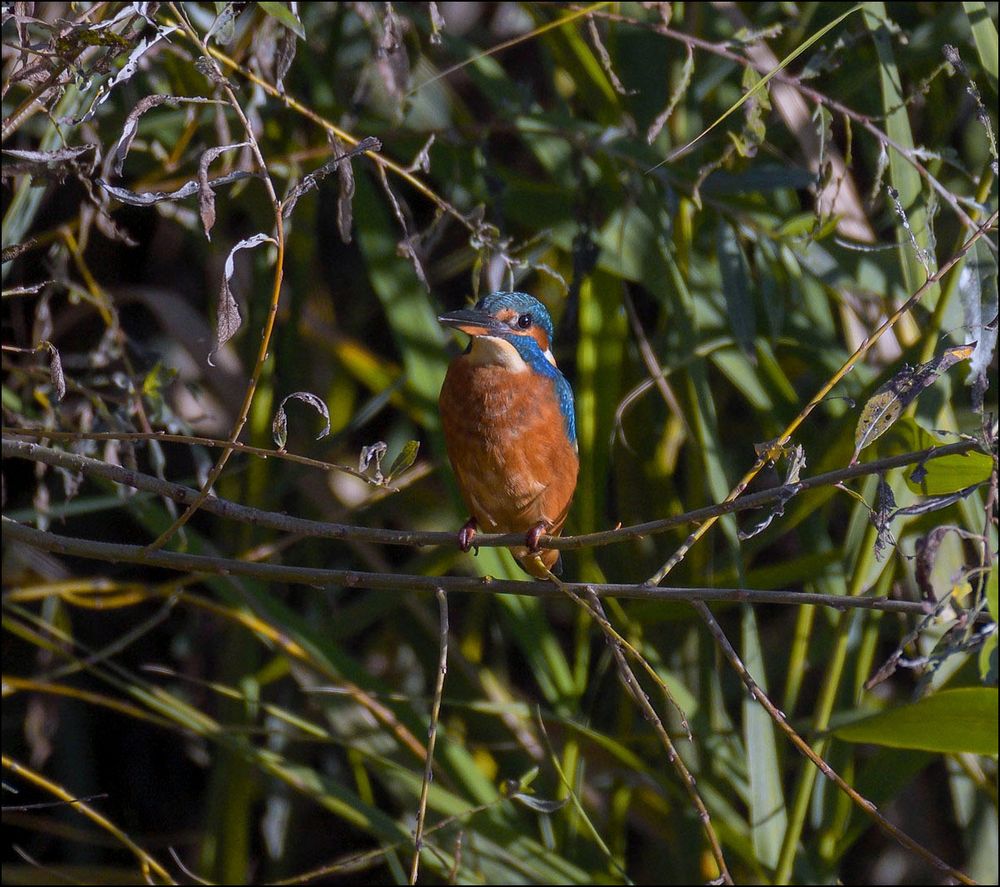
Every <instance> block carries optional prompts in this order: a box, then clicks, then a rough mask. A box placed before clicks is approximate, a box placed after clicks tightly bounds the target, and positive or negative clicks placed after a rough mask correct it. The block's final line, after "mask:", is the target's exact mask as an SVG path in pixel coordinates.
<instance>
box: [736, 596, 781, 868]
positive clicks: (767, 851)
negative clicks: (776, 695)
mask: <svg viewBox="0 0 1000 887" xmlns="http://www.w3.org/2000/svg"><path fill="white" fill-rule="evenodd" d="M743 659H744V662H745V663H746V667H747V670H748V671H749V672H750V673H751V674H752V675H753V677H754V680H755V681H756V682H757V683H758V684H759V685H760V687H761V689H762V690H764V691H765V692H766V691H767V680H766V676H765V673H764V655H763V652H762V650H761V643H760V634H759V633H758V631H757V620H756V617H755V616H754V612H753V608H752V607H749V606H744V607H743ZM743 732H744V741H745V742H746V748H747V771H748V773H749V776H750V828H751V830H752V836H753V848H754V853H755V854H756V855H757V858H758V859H759V860H760V861H761V862H762V863H764V865H766V866H769V867H774V866H775V865H777V863H778V854H779V853H780V852H781V841H782V838H783V837H784V834H785V828H786V826H787V823H788V814H787V812H786V806H785V799H784V797H783V795H782V791H781V768H780V766H779V764H778V753H777V749H776V747H775V742H774V724H773V723H772V722H771V718H770V716H769V715H768V713H767V712H766V711H764V709H763V707H762V706H760V705H759V704H758V703H757V700H755V699H753V698H752V697H751V696H749V695H745V696H744V698H743Z"/></svg>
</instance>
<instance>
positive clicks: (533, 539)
mask: <svg viewBox="0 0 1000 887" xmlns="http://www.w3.org/2000/svg"><path fill="white" fill-rule="evenodd" d="M547 532H548V528H547V527H546V526H545V523H544V522H543V521H539V522H538V523H537V524H535V525H534V526H533V527H532V528H531V529H530V530H528V533H527V535H526V536H525V537H524V544H525V545H527V546H528V551H538V540H539V539H541V538H542V536H544V535H545V534H546V533H547Z"/></svg>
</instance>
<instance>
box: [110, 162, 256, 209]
mask: <svg viewBox="0 0 1000 887" xmlns="http://www.w3.org/2000/svg"><path fill="white" fill-rule="evenodd" d="M257 175H259V173H255V172H246V171H245V170H242V169H238V170H236V171H235V172H231V173H229V174H228V175H224V176H219V178H217V179H212V181H210V182H209V183H208V184H209V185H210V186H211V187H212V188H218V187H220V186H221V185H230V184H232V183H233V182H238V181H240V180H241V179H248V178H251V177H252V176H257ZM97 184H98V185H100V186H101V187H102V188H103V189H104V190H105V191H107V192H108V194H110V195H111V196H112V197H114V198H115V200H120V201H121V202H122V203H127V204H129V206H152V205H153V204H154V203H162V202H163V201H164V200H183V199H184V198H185V197H193V196H194V195H195V194H197V193H198V182H197V180H195V179H192V180H191V181H190V182H185V183H184V184H183V185H181V187H180V188H178V189H177V190H176V191H141V192H140V191H129V189H128V188H119V187H118V186H116V185H112V184H110V183H109V182H106V181H104V179H97Z"/></svg>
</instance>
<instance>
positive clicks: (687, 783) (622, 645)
mask: <svg viewBox="0 0 1000 887" xmlns="http://www.w3.org/2000/svg"><path fill="white" fill-rule="evenodd" d="M538 564H539V565H540V566H542V563H541V559H540V558H539V560H538ZM543 569H544V566H543ZM545 572H546V573H548V578H549V580H550V581H551V582H553V583H554V584H555V585H556V587H557V588H559V590H560V591H562V592H563V593H564V594H566V595H567V596H568V597H569V598H570V600H572V601H573V602H574V603H575V604H577V605H578V606H579V607H581V608H583V609H584V610H585V611H586V612H587V613H588V614H589V615H590V616H591V617H592V618H593V619H594V621H595V622H596V623H597V625H598V626H599V627H600V629H601V631H602V632H603V633H604V637H605V639H606V640H607V643H608V647H609V648H610V650H611V655H612V657H613V658H614V660H615V667H616V670H617V672H618V679H619V681H621V684H622V686H623V687H624V688H625V690H626V692H627V693H628V694H629V695H630V696H631V697H632V699H633V700H634V701H635V703H636V705H637V706H638V707H639V710H640V711H641V712H642V715H643V717H644V718H645V719H646V720H647V721H649V723H650V724H652V725H653V730H654V731H655V732H656V735H657V736H658V737H659V740H660V742H661V744H662V745H663V749H664V751H666V753H667V761H668V762H669V763H670V764H671V766H672V767H673V768H674V769H675V770H676V771H677V775H678V776H679V777H680V780H681V784H682V785H683V786H684V790H685V791H686V792H687V795H688V797H689V798H690V800H691V803H692V804H693V805H694V808H695V809H696V810H697V811H698V818H699V819H700V820H701V825H702V828H703V829H704V831H705V837H706V838H707V839H708V843H709V846H710V847H711V849H712V856H713V857H714V858H715V864H716V865H717V866H718V869H719V877H720V878H721V880H722V883H724V884H732V883H733V878H732V875H730V874H729V868H728V866H727V865H726V859H725V856H724V855H723V853H722V845H721V844H720V843H719V837H718V835H717V834H716V833H715V827H714V826H713V825H712V817H711V816H710V815H709V812H708V808H707V807H706V806H705V802H704V801H703V800H702V797H701V794H700V793H699V791H698V785H697V783H696V781H695V778H694V776H693V775H692V773H691V771H690V770H688V768H687V765H686V764H685V763H684V759H683V758H682V757H681V756H680V755H679V754H678V753H677V749H676V748H675V747H674V743H673V740H672V739H671V738H670V734H669V733H668V732H667V728H666V727H664V726H663V721H662V720H660V716H659V714H657V712H656V709H655V708H654V707H653V704H652V703H651V702H650V701H649V696H648V695H647V694H646V691H645V690H643V689H642V684H640V683H639V679H638V678H637V677H636V676H635V672H634V671H632V667H631V666H630V665H629V664H628V660H627V659H626V658H625V650H626V649H628V650H629V652H630V653H631V654H632V655H633V656H634V657H636V659H637V661H638V662H639V663H640V664H641V665H643V666H644V667H645V669H646V671H647V672H649V673H651V674H653V675H654V676H655V677H656V679H657V683H658V684H659V686H660V687H661V689H662V690H664V691H665V692H666V693H667V698H668V699H669V700H670V701H671V702H673V700H672V698H671V697H670V696H669V691H667V688H666V685H665V684H664V683H663V681H662V679H660V677H659V675H657V674H656V672H655V671H654V670H653V668H652V666H651V665H650V664H649V663H648V662H647V661H646V658H645V657H644V656H643V655H642V654H641V653H639V651H638V650H636V649H635V648H634V647H632V646H631V645H630V644H628V643H627V641H626V640H625V639H624V638H623V637H622V636H621V634H619V632H618V631H617V630H616V629H615V628H614V626H613V625H612V624H611V622H610V620H609V619H608V616H607V613H606V612H605V611H604V605H603V604H602V603H601V600H600V598H599V597H598V596H597V594H596V593H595V592H594V589H593V588H591V587H588V588H587V589H586V591H585V592H584V594H585V595H586V598H587V599H586V600H584V599H583V598H581V597H580V596H579V595H578V594H576V592H574V591H573V590H572V589H570V588H569V586H568V585H567V584H566V583H564V582H562V581H561V580H560V579H559V578H558V577H557V576H555V575H554V574H553V573H552V572H551V571H549V570H546V571H545ZM673 704H674V705H675V707H676V705H677V703H676V702H674V703H673ZM681 717H682V718H683V719H684V722H685V726H686V724H687V717H686V716H685V715H684V713H683V712H681ZM688 735H689V736H690V732H689V733H688Z"/></svg>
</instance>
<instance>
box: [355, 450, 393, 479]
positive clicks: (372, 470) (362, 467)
mask: <svg viewBox="0 0 1000 887" xmlns="http://www.w3.org/2000/svg"><path fill="white" fill-rule="evenodd" d="M388 449H389V446H388V445H387V444H386V442H385V441H384V440H377V441H375V443H373V444H368V445H366V446H363V447H362V448H361V456H360V458H359V459H358V471H360V472H361V473H362V474H369V475H370V476H371V478H372V480H374V481H375V483H377V484H380V483H382V482H383V481H384V480H385V475H383V474H382V459H384V458H385V454H386V452H387V451H388Z"/></svg>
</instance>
